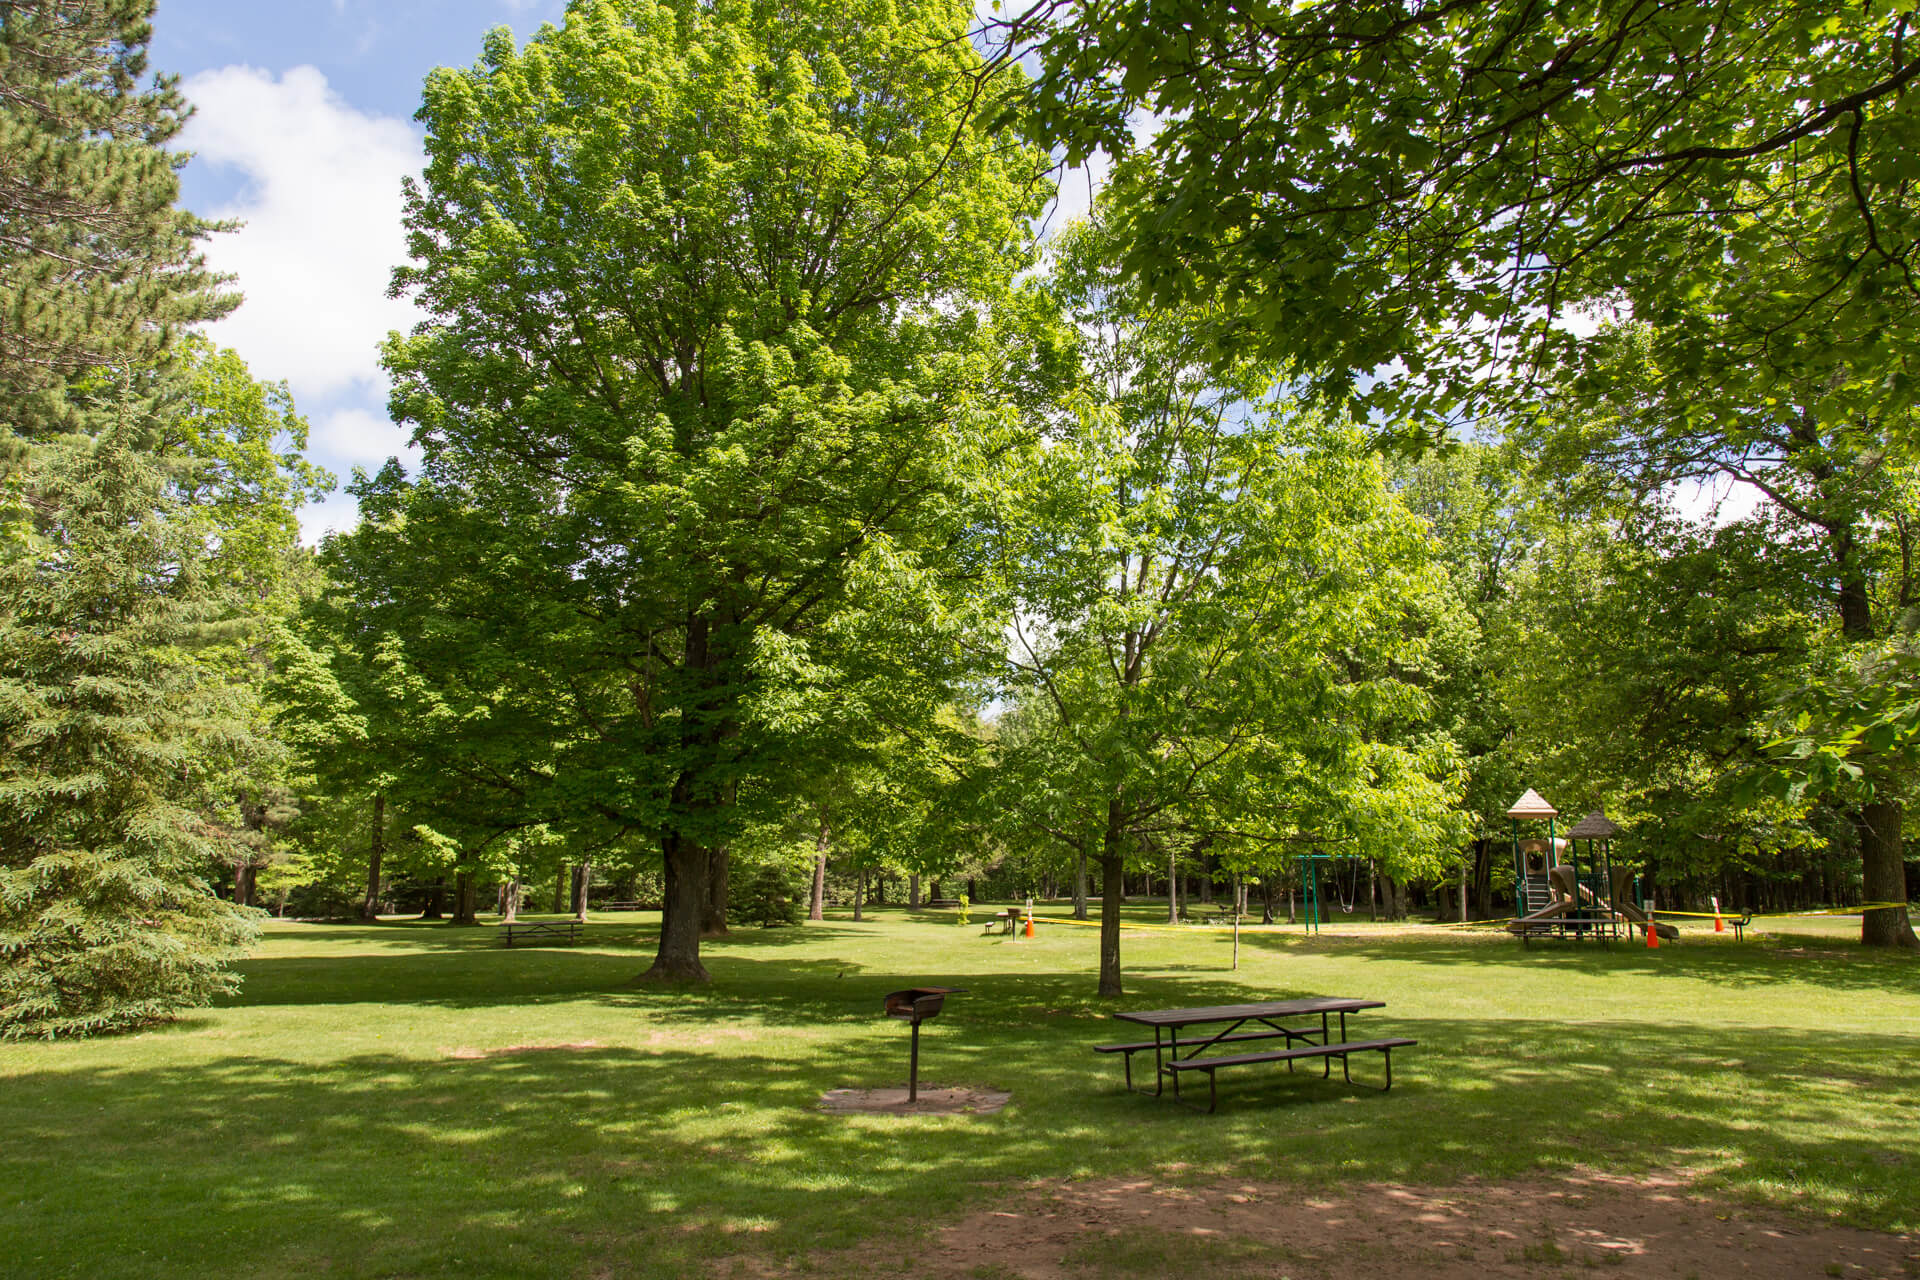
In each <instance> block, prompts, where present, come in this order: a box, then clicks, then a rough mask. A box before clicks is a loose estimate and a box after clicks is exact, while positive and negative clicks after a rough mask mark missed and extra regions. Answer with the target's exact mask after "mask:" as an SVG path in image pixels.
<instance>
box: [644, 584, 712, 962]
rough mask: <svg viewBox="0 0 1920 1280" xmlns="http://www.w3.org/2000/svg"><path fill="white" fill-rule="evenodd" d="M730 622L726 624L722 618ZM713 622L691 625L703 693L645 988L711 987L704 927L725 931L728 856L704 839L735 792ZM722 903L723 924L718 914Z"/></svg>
mask: <svg viewBox="0 0 1920 1280" xmlns="http://www.w3.org/2000/svg"><path fill="white" fill-rule="evenodd" d="M722 621H723V622H724V621H725V619H722ZM713 624H714V619H713V618H712V617H710V616H707V615H703V614H700V613H698V612H695V613H693V614H691V615H689V617H688V619H687V629H686V637H685V640H684V642H683V648H682V654H683V657H682V662H681V670H682V674H684V675H686V676H690V677H693V678H694V679H696V680H698V681H699V682H700V684H701V686H702V693H701V695H700V696H699V697H698V699H697V700H696V703H695V705H694V706H693V707H692V708H690V710H692V711H695V712H698V714H694V715H687V716H684V717H683V718H682V721H681V725H682V727H681V731H680V748H681V751H682V754H683V756H684V758H685V759H686V760H687V763H686V764H685V765H683V766H682V767H681V769H680V772H679V775H678V776H677V777H676V778H675V779H674V782H673V790H672V792H671V793H670V794H669V795H668V797H667V812H666V820H665V821H664V822H662V823H661V824H660V854H661V858H660V861H661V866H662V869H663V872H664V875H663V879H664V881H665V885H664V889H663V891H662V893H661V903H660V906H661V912H660V945H659V949H658V950H657V951H656V952H655V953H654V957H653V964H652V966H650V967H649V968H648V969H647V971H646V972H645V973H643V974H641V975H640V980H641V981H642V982H711V981H713V975H712V974H710V973H708V972H707V969H706V966H705V965H703V964H701V963H700V935H701V933H702V930H703V926H707V925H716V926H718V930H719V931H724V930H725V929H726V886H725V884H721V885H719V886H718V887H717V890H716V887H715V886H712V885H710V884H709V883H708V882H709V880H710V878H711V877H712V875H713V872H714V869H715V864H716V862H717V863H718V865H719V869H720V871H721V873H722V875H724V874H725V871H726V862H725V850H724V849H720V850H718V851H717V852H718V853H719V855H720V856H719V857H718V858H716V857H715V853H716V850H715V849H713V848H710V847H709V846H708V845H707V844H705V843H703V842H704V841H707V840H711V839H713V838H714V833H715V832H716V830H717V828H718V825H719V824H718V823H716V822H715V821H714V819H715V818H717V817H719V816H722V814H723V813H724V810H725V809H726V807H728V806H730V805H731V804H732V802H733V790H732V788H731V787H730V786H726V785H723V784H718V783H715V782H714V781H713V780H714V779H715V778H716V776H717V775H718V770H719V768H720V766H721V765H722V764H724V763H725V753H724V750H723V748H724V746H725V743H726V741H727V739H729V738H731V737H732V736H733V728H732V726H731V723H730V722H729V720H728V719H727V715H726V710H727V708H728V705H729V704H728V695H727V692H726V689H725V685H726V680H725V677H724V676H723V675H721V674H720V669H721V667H722V666H723V665H724V661H725V660H724V658H723V657H722V656H721V655H720V654H717V653H715V652H714V651H713V650H712V648H711V647H710V646H709V644H708V641H709V639H710V638H711V632H712V629H713ZM716 901H717V902H718V905H719V912H718V913H717V918H716V915H715V912H714V907H715V903H716Z"/></svg>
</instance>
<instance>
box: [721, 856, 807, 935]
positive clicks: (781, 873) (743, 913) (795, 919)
mask: <svg viewBox="0 0 1920 1280" xmlns="http://www.w3.org/2000/svg"><path fill="white" fill-rule="evenodd" d="M804 892H805V890H804V889H803V888H802V887H801V884H800V877H799V874H798V873H797V872H795V871H794V870H793V869H792V868H790V867H783V866H780V865H778V864H777V863H767V864H766V865H764V866H762V867H761V868H760V869H759V870H757V871H755V872H754V873H753V878H752V879H750V880H748V881H747V883H746V886H745V888H744V889H743V890H742V891H741V893H740V895H739V897H738V898H737V899H735V908H736V910H737V912H738V914H739V917H740V919H741V920H743V921H745V922H746V923H748V924H757V925H760V926H761V927H762V928H774V927H777V926H779V925H783V924H799V923H800V897H801V895H802V894H803V893H804Z"/></svg>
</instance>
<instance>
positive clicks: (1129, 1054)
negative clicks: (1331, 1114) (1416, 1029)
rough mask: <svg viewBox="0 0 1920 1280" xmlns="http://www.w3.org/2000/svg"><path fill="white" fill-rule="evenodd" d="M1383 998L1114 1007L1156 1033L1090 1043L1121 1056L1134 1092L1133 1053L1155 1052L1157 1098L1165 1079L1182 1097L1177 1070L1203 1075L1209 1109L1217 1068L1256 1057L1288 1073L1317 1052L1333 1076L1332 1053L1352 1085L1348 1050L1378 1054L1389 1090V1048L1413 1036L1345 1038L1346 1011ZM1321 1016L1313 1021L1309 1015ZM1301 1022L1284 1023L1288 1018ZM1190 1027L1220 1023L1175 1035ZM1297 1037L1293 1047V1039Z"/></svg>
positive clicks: (1373, 1005) (1378, 1005)
mask: <svg viewBox="0 0 1920 1280" xmlns="http://www.w3.org/2000/svg"><path fill="white" fill-rule="evenodd" d="M1385 1007H1386V1001H1384V1000H1366V999H1355V998H1352V997H1345V996H1313V997H1309V998H1306V999H1302V1000H1268V1001H1261V1002H1258V1003H1254V1004H1224V1005H1206V1006H1202V1007H1199V1008H1192V1009H1143V1010H1139V1011H1136V1012H1132V1013H1116V1014H1114V1015H1113V1016H1114V1017H1116V1018H1118V1019H1120V1020H1121V1021H1123V1022H1132V1023H1136V1024H1138V1025H1140V1026H1143V1027H1152V1028H1153V1039H1152V1040H1147V1041H1139V1042H1135V1043H1132V1044H1109V1045H1097V1046H1095V1050H1094V1051H1095V1052H1096V1053H1118V1054H1122V1055H1124V1061H1125V1064H1126V1077H1127V1088H1129V1089H1132V1090H1133V1091H1134V1092H1136V1093H1146V1092H1148V1091H1147V1090H1145V1089H1138V1088H1135V1086H1134V1083H1133V1055H1134V1054H1136V1053H1144V1052H1145V1051H1146V1050H1148V1049H1151V1050H1153V1065H1154V1083H1153V1090H1152V1093H1153V1095H1154V1096H1155V1097H1159V1096H1160V1095H1161V1094H1162V1093H1163V1092H1164V1091H1165V1089H1166V1082H1167V1081H1168V1080H1169V1079H1171V1080H1172V1081H1173V1096H1174V1099H1175V1100H1176V1101H1180V1102H1184V1101H1185V1099H1184V1098H1181V1096H1180V1076H1181V1074H1182V1073H1183V1072H1187V1071H1204V1072H1206V1073H1207V1098H1208V1104H1207V1110H1208V1111H1212V1110H1213V1109H1214V1107H1215V1106H1216V1105H1217V1104H1218V1100H1219V1095H1218V1091H1217V1088H1216V1086H1215V1082H1214V1073H1215V1072H1216V1071H1218V1070H1219V1069H1221V1068H1222V1067H1237V1066H1245V1065H1249V1064H1251V1063H1256V1062H1285V1063H1286V1064H1287V1069H1288V1070H1289V1071H1291V1070H1293V1064H1294V1063H1295V1062H1296V1061H1298V1060H1301V1059H1306V1058H1319V1059H1320V1060H1321V1078H1322V1079H1325V1078H1326V1077H1327V1076H1329V1075H1331V1074H1332V1070H1333V1059H1335V1058H1338V1059H1340V1072H1341V1075H1342V1077H1343V1078H1344V1079H1345V1080H1346V1081H1347V1082H1348V1083H1349V1084H1351V1083H1352V1082H1353V1075H1352V1071H1351V1069H1350V1066H1349V1063H1348V1056H1349V1055H1350V1054H1354V1053H1362V1052H1366V1053H1379V1054H1380V1055H1381V1056H1382V1057H1383V1058H1385V1060H1386V1069H1387V1083H1386V1085H1385V1088H1386V1089H1391V1088H1393V1050H1394V1049H1396V1048H1399V1047H1401V1046H1404V1045H1410V1044H1413V1043H1415V1042H1414V1041H1412V1040H1407V1039H1402V1038H1391V1039H1382V1040H1349V1039H1347V1015H1348V1014H1349V1013H1358V1012H1360V1011H1361V1010H1363V1009H1384V1008H1385ZM1334 1017H1338V1018H1339V1019H1340V1038H1339V1039H1338V1040H1335V1039H1334V1038H1333V1034H1332V1021H1331V1020H1332V1019H1333V1018H1334ZM1315 1018H1317V1019H1318V1025H1317V1026H1316V1025H1314V1023H1313V1022H1311V1021H1307V1020H1309V1019H1315ZM1290 1022H1291V1023H1296V1024H1299V1023H1303V1022H1304V1024H1305V1025H1293V1026H1289V1025H1287V1024H1288V1023H1290ZM1249 1024H1251V1026H1252V1029H1251V1030H1247V1031H1242V1030H1241V1028H1242V1027H1246V1026H1248V1025H1249ZM1194 1027H1206V1028H1214V1027H1217V1028H1219V1029H1218V1030H1216V1031H1212V1032H1211V1033H1210V1034H1203V1035H1198V1036H1190V1037H1188V1038H1187V1039H1185V1040H1182V1039H1181V1038H1180V1033H1181V1032H1182V1031H1185V1030H1189V1029H1191V1028H1194ZM1258 1040H1280V1041H1282V1042H1283V1045H1284V1047H1283V1048H1280V1049H1272V1050H1266V1051H1263V1052H1257V1053H1235V1054H1209V1053H1208V1050H1210V1049H1214V1048H1216V1047H1218V1046H1220V1045H1223V1044H1242V1043H1245V1042H1247V1041H1258ZM1296 1042H1298V1043H1297V1045H1296Z"/></svg>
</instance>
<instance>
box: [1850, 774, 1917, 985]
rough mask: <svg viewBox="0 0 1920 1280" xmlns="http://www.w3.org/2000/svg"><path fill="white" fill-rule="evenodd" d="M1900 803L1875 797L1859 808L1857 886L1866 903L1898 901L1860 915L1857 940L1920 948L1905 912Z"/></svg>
mask: <svg viewBox="0 0 1920 1280" xmlns="http://www.w3.org/2000/svg"><path fill="white" fill-rule="evenodd" d="M1900 817H1901V814H1900V806H1899V804H1897V803H1895V802H1893V801H1889V800H1876V801H1874V802H1873V803H1872V804H1869V805H1863V806H1861V809H1860V815H1859V824H1860V863H1861V879H1860V887H1861V890H1862V892H1864V893H1865V894H1866V899H1867V902H1868V903H1869V904H1871V903H1876V902H1897V903H1899V904H1900V905H1899V906H1897V907H1883V908H1880V909H1878V910H1874V911H1867V912H1863V913H1862V914H1861V916H1860V941H1861V943H1862V945H1864V946H1869V947H1900V948H1903V949H1905V950H1908V951H1915V950H1920V938H1916V937H1915V936H1914V933H1913V921H1912V920H1911V919H1910V918H1909V917H1908V914H1907V868H1906V862H1905V859H1904V858H1902V856H1901V855H1902V853H1903V852H1904V849H1903V848H1902V843H1901V839H1900Z"/></svg>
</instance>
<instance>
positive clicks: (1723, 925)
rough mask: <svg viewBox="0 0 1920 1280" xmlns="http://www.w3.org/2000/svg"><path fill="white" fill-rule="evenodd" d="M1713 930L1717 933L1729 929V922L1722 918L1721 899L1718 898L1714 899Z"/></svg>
mask: <svg viewBox="0 0 1920 1280" xmlns="http://www.w3.org/2000/svg"><path fill="white" fill-rule="evenodd" d="M1713 931H1714V932H1715V933H1725V932H1726V931H1727V922H1726V921H1725V920H1722V919H1721V918H1720V899H1718V898H1715V899H1714V900H1713Z"/></svg>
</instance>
